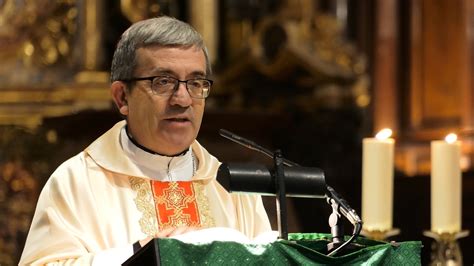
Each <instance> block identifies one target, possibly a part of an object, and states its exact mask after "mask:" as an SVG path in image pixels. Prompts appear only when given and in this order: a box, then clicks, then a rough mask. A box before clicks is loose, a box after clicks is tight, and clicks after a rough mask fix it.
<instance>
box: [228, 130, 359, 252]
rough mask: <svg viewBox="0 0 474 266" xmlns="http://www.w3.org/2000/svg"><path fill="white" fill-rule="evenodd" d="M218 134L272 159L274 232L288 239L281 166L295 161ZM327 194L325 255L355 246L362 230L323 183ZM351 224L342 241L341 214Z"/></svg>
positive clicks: (345, 207) (243, 139)
mask: <svg viewBox="0 0 474 266" xmlns="http://www.w3.org/2000/svg"><path fill="white" fill-rule="evenodd" d="M219 134H220V135H221V136H223V137H225V138H227V139H229V140H231V141H233V142H235V143H237V144H240V145H242V146H245V147H247V148H249V149H251V150H255V151H258V152H260V153H263V154H265V155H267V156H268V157H270V158H273V161H274V166H275V175H276V177H275V188H276V194H277V198H276V209H277V214H278V216H277V219H278V232H279V238H280V239H285V240H288V224H287V213H286V190H285V172H284V167H283V166H284V165H286V166H290V167H293V166H299V165H298V164H297V163H294V162H292V161H289V160H287V159H284V158H283V156H282V153H281V151H280V150H277V151H275V152H274V153H272V152H271V151H269V150H268V149H265V148H263V147H261V146H259V145H258V144H256V143H254V142H252V141H250V140H248V139H245V138H243V137H240V136H238V135H236V134H234V133H232V132H230V131H228V130H225V129H220V130H219ZM327 190H328V192H329V193H326V200H327V202H328V203H329V204H330V205H331V207H332V210H333V212H332V214H331V215H330V216H329V226H330V227H331V234H332V242H331V243H329V244H328V245H327V246H328V252H329V254H328V256H334V255H335V254H336V253H337V252H339V251H340V250H342V249H343V248H345V247H348V248H349V249H350V250H352V249H354V248H355V247H356V245H354V244H353V243H352V241H354V240H355V238H356V237H357V236H358V235H359V233H360V231H361V229H362V220H361V219H360V218H359V216H358V215H357V213H356V212H355V210H354V209H352V208H351V207H350V206H349V205H348V204H347V202H346V201H345V200H344V199H343V198H341V197H340V196H339V195H338V194H337V193H336V191H335V190H334V189H333V188H332V187H330V186H327ZM339 211H341V212H342V214H343V215H344V216H345V217H346V218H347V219H348V220H349V221H350V222H351V223H352V224H353V225H354V231H353V233H352V236H351V237H350V238H349V239H348V240H347V241H344V228H343V225H342V224H341V223H340V219H339V218H340V217H341V213H339Z"/></svg>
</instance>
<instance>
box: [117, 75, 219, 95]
mask: <svg viewBox="0 0 474 266" xmlns="http://www.w3.org/2000/svg"><path fill="white" fill-rule="evenodd" d="M156 78H170V79H172V80H176V81H177V82H178V83H176V85H175V87H174V88H173V91H172V93H171V94H170V95H163V96H171V95H173V94H174V93H175V92H176V91H177V90H178V88H179V84H180V83H184V85H185V87H186V90H187V91H188V93H189V96H190V97H191V98H194V99H206V98H207V97H208V96H209V94H211V87H212V84H213V83H214V81H213V80H211V79H205V78H192V79H186V80H180V79H177V78H174V77H171V76H163V75H158V76H149V77H142V78H130V79H122V80H121V81H123V82H129V83H130V82H135V81H141V80H149V81H150V85H151V86H150V88H151V91H152V92H153V94H155V95H160V94H159V93H157V92H156V91H155V90H153V80H154V79H156ZM192 80H205V81H207V82H209V89H208V92H207V95H206V96H204V97H202V98H201V97H194V96H192V95H191V93H190V92H189V88H188V82H189V81H192ZM203 91H204V90H203Z"/></svg>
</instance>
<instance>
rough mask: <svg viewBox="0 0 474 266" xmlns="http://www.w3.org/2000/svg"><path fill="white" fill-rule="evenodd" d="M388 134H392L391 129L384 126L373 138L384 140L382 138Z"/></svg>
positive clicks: (388, 135) (387, 136)
mask: <svg viewBox="0 0 474 266" xmlns="http://www.w3.org/2000/svg"><path fill="white" fill-rule="evenodd" d="M390 136H392V130H391V129H390V128H384V129H382V130H380V131H379V133H377V135H375V138H376V139H380V140H384V139H388V138H390Z"/></svg>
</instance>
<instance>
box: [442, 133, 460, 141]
mask: <svg viewBox="0 0 474 266" xmlns="http://www.w3.org/2000/svg"><path fill="white" fill-rule="evenodd" d="M444 140H445V141H446V142H447V143H454V142H456V140H458V136H457V135H456V134H454V133H449V134H448V135H447V136H446V137H445V138H444Z"/></svg>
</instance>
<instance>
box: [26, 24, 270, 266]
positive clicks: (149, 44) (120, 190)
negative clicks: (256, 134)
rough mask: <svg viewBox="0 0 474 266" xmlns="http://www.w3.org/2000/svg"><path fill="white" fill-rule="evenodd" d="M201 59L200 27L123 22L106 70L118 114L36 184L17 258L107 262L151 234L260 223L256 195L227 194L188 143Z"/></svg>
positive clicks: (204, 61) (202, 88) (198, 104)
mask: <svg viewBox="0 0 474 266" xmlns="http://www.w3.org/2000/svg"><path fill="white" fill-rule="evenodd" d="M210 73H211V67H210V63H209V58H208V55H207V50H206V48H205V46H204V44H203V41H202V39H201V37H200V35H199V34H198V33H197V32H196V31H195V30H194V29H193V28H192V27H191V26H189V25H188V24H186V23H184V22H181V21H179V20H176V19H174V18H169V17H160V18H153V19H149V20H145V21H141V22H138V23H136V24H134V25H132V26H131V27H130V28H129V29H128V30H127V31H126V32H125V33H124V34H123V35H122V37H121V40H120V41H119V43H118V45H117V49H116V51H115V54H114V58H113V61H112V69H111V80H112V84H111V93H112V97H113V100H114V102H115V104H116V105H117V107H118V109H119V111H120V113H121V114H122V115H123V116H125V117H126V121H122V122H119V123H117V124H116V125H115V126H114V127H113V128H112V129H110V130H109V131H108V132H106V133H105V134H104V135H102V136H101V137H99V138H98V139H97V140H96V141H94V142H93V143H92V144H91V145H90V146H89V147H87V148H86V149H85V150H84V151H83V152H81V153H79V154H78V155H76V156H75V157H73V158H71V159H69V160H68V161H66V162H65V163H63V164H62V165H61V166H59V168H58V169H57V170H56V171H55V172H54V173H53V174H52V176H51V177H50V179H49V180H48V182H47V183H46V185H45V187H44V189H43V191H42V192H41V195H40V198H39V200H38V205H37V208H36V212H35V215H34V218H33V222H32V225H31V229H30V232H29V235H28V238H27V241H26V245H25V249H24V251H23V254H22V258H21V261H20V264H30V263H33V264H47V263H52V264H55V265H56V264H68V265H69V264H71V263H72V264H74V263H77V264H81V265H84V264H85V265H90V264H95V265H113V264H119V263H122V262H123V261H125V260H126V259H127V258H128V257H130V256H131V255H133V252H134V250H135V251H136V250H137V249H138V248H139V247H141V246H143V245H144V244H146V243H147V242H148V241H150V240H151V239H152V238H155V237H170V236H175V235H179V234H183V233H186V232H190V231H193V230H197V229H200V228H205V227H230V228H234V229H236V230H239V231H241V232H242V233H244V234H246V235H247V236H248V237H250V238H252V237H254V236H256V235H258V234H260V233H262V232H266V231H270V230H271V228H270V224H269V221H268V217H267V215H266V212H265V210H264V208H263V204H262V201H261V198H260V197H258V196H250V195H231V194H229V193H227V191H225V189H223V187H221V186H220V184H219V183H218V182H217V181H216V179H215V177H216V172H217V169H218V167H219V164H220V163H219V162H218V160H217V159H216V158H214V157H213V156H211V155H210V154H209V153H208V152H207V151H206V150H205V149H204V148H203V147H202V146H201V145H200V144H199V143H198V142H197V141H196V137H197V134H198V132H199V128H200V125H201V120H202V116H203V112H204V104H205V98H206V97H207V96H208V95H209V92H210V89H211V85H212V81H211V80H209V79H207V77H208V76H209V75H210Z"/></svg>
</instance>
